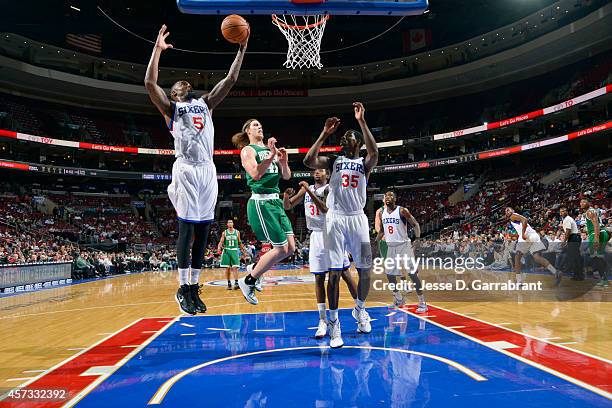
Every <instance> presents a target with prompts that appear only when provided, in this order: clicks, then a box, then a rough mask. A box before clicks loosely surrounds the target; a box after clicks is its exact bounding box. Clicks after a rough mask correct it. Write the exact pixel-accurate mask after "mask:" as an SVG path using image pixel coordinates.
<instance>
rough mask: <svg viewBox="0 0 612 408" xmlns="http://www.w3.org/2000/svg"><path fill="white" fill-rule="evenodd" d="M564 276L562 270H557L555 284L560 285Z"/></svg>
mask: <svg viewBox="0 0 612 408" xmlns="http://www.w3.org/2000/svg"><path fill="white" fill-rule="evenodd" d="M562 278H563V273H562V272H561V271H560V270H557V272H555V286H559V285H560V284H561V279H562Z"/></svg>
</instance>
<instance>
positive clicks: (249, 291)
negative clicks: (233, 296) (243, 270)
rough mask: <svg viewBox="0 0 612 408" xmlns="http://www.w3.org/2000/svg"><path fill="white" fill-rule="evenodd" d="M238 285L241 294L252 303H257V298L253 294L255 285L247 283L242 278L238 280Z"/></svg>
mask: <svg viewBox="0 0 612 408" xmlns="http://www.w3.org/2000/svg"><path fill="white" fill-rule="evenodd" d="M238 287H240V291H241V292H242V296H244V298H245V299H246V301H247V302H249V303H250V304H252V305H256V304H258V303H259V300H257V296H255V285H248V284H247V283H246V282H245V281H244V278H242V279H239V280H238Z"/></svg>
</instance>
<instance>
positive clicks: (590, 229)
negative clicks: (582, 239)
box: [584, 207, 601, 235]
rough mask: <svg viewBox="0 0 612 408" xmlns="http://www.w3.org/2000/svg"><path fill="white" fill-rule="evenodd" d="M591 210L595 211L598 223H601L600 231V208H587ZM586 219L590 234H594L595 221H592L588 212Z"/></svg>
mask: <svg viewBox="0 0 612 408" xmlns="http://www.w3.org/2000/svg"><path fill="white" fill-rule="evenodd" d="M589 211H591V212H593V213H594V214H595V215H596V216H597V223H598V225H599V231H601V213H600V212H599V210H596V209H595V208H593V207H591V208H589V209H588V210H587V213H588V212H589ZM584 219H585V220H586V227H587V231H588V233H589V235H591V234H594V233H595V226H594V225H593V221H591V219H590V218H589V217H587V216H586V213H585V215H584Z"/></svg>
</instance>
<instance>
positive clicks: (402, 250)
mask: <svg viewBox="0 0 612 408" xmlns="http://www.w3.org/2000/svg"><path fill="white" fill-rule="evenodd" d="M398 257H399V263H398V262H396V260H397V259H398ZM386 259H393V260H394V262H393V263H391V262H389V261H387V262H386V263H387V264H388V265H386V266H390V265H393V266H392V267H391V268H386V267H385V273H386V274H387V275H395V276H401V275H402V271H406V272H408V273H411V274H412V273H415V272H417V268H416V263H415V259H414V251H413V250H412V243H411V242H388V243H387V258H386Z"/></svg>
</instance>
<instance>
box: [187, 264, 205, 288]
mask: <svg viewBox="0 0 612 408" xmlns="http://www.w3.org/2000/svg"><path fill="white" fill-rule="evenodd" d="M201 272H202V269H193V268H191V278H190V279H189V283H191V284H192V285H195V284H196V283H198V282H199V281H200V273H201Z"/></svg>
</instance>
